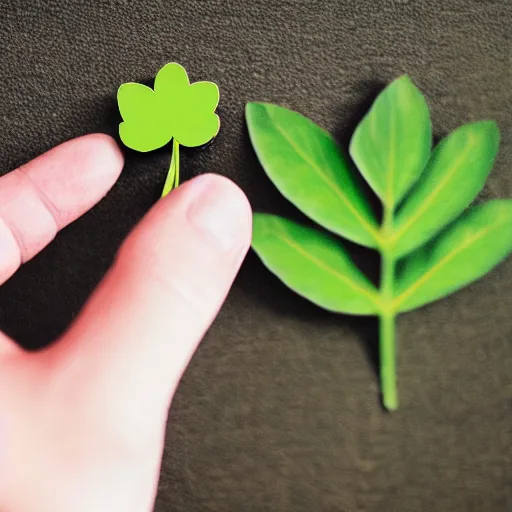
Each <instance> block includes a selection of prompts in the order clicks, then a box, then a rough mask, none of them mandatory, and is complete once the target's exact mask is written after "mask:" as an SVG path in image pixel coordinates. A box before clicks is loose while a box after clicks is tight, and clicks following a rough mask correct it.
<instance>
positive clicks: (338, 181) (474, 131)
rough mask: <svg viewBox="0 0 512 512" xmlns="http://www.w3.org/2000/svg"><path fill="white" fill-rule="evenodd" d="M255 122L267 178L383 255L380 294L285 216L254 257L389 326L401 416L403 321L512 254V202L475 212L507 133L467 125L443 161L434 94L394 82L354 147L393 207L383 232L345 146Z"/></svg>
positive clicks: (306, 288)
mask: <svg viewBox="0 0 512 512" xmlns="http://www.w3.org/2000/svg"><path fill="white" fill-rule="evenodd" d="M247 124H248V126H249V133H250V136H251V141H252V143H253V146H254V148H255V150H256V153H257V155H258V157H259V160H260V162H261V164H262V166H263V168H264V169H265V171H266V173H267V175H268V176H269V177H270V179H271V180H272V181H273V182H274V184H275V185H276V187H277V188H278V189H279V190H280V191H281V193H282V194H283V195H284V196H285V197H286V198H287V199H288V200H290V201H291V202H292V203H294V204H295V205H296V206H297V207H298V208H300V209H301V210H302V211H303V212H304V213H305V214H306V215H308V216H309V217H310V218H311V219H313V220H314V221H316V222H317V223H319V224H321V225H322V226H324V227H325V228H327V229H329V230H330V231H332V232H333V233H336V234H338V235H342V236H344V237H345V238H348V239H350V240H352V241H355V242H357V243H359V244H361V245H366V246H368V247H371V248H375V249H377V250H378V251H379V252H380V256H381V283H380V289H379V290H376V289H375V287H374V286H373V285H372V284H371V283H370V282H369V281H368V280H367V279H366V278H365V277H364V276H363V275H362V274H361V272H360V271H359V270H358V269H357V268H356V267H355V265H354V264H353V263H352V261H351V259H350V256H349V255H348V253H347V251H346V250H345V249H344V248H343V247H342V246H341V245H338V244H337V243H336V242H335V240H333V239H332V238H331V237H326V236H325V235H323V234H321V233H319V232H317V231H315V230H314V229H310V228H304V227H300V226H298V225H296V224H294V223H291V222H290V221H287V220H285V219H281V218H278V217H273V216H269V215H261V214H255V217H254V234H253V244H252V245H253V248H254V250H255V251H256V253H257V254H258V255H259V256H260V258H261V259H262V261H263V262H264V264H265V265H266V266H267V267H268V268H269V269H270V270H271V271H272V272H273V273H274V274H276V275H277V276H278V277H279V278H280V279H281V280H282V281H283V282H284V283H285V284H286V285H287V286H288V287H290V288H291V289H292V290H295V291H296V292H297V293H299V294H301V295H303V296H304V297H306V298H307V299H309V300H310V301H312V302H314V303H315V304H317V305H319V306H321V307H323V308H325V309H328V310H330V311H335V312H341V313H349V314H354V315H372V314H373V315H378V316H379V317H380V322H379V325H380V327H379V353H380V379H381V390H382V395H383V403H384V406H385V407H386V408H387V409H388V410H395V409H397V407H398V394H397V389H396V342H395V330H396V316H397V315H398V314H399V313H402V312H406V311H410V310H413V309H416V308H419V307H421V306H423V305H425V304H428V303H430V302H433V301H435V300H438V299H440V298H442V297H444V296H446V295H448V294H450V293H453V292H455V291H456V290H458V289H460V288H462V287H463V286H465V285H467V284H469V283H471V282H473V281H475V280H477V279H479V278H481V277H482V276H484V275H485V274H486V273H487V272H488V271H490V270H491V269H492V268H493V267H494V266H496V265H497V264H498V263H500V262H501V261H502V260H503V259H504V258H505V257H506V256H507V255H508V254H509V253H510V252H512V201H510V200H495V201H490V202H488V203H486V204H484V205H482V206H478V207H476V208H474V209H470V210H469V211H467V212H466V213H463V212H464V210H465V209H466V208H467V207H468V206H469V204H470V203H471V201H472V200H473V199H474V198H475V197H476V195H477V194H478V193H479V192H480V190H481V189H482V187H483V186H484V183H485V180H486V179H487V176H488V174H489V172H490V170H491V168H492V165H493V163H494V160H495V157H496V153H497V151H498V145H499V131H498V128H497V126H496V124H495V123H494V122H491V121H482V122H476V123H471V124H468V125H465V126H462V127H460V128H459V129H457V130H455V131H454V132H453V133H452V134H450V135H449V136H448V137H446V138H445V139H444V140H443V141H442V142H441V143H440V144H439V145H438V146H437V147H436V148H435V149H434V151H433V152H432V153H431V151H430V147H431V125H430V118H429V113H428V108H427V105H426V103H425V100H424V99H423V96H422V95H421V93H420V92H419V91H418V90H417V89H416V87H415V86H414V85H413V84H412V82H411V80H410V79H409V78H408V77H407V76H403V77H401V78H399V79H397V80H395V81H394V82H392V83H391V84H390V85H389V86H388V87H387V88H386V89H385V90H384V91H383V92H382V93H381V94H380V95H379V96H378V98H377V100H376V101H375V103H374V104H373V106H372V108H371V109H370V112H369V113H368V115H367V116H366V117H365V118H364V119H363V120H362V122H361V123H360V125H359V126H358V127H357V128H356V131H355V133H354V136H353V137H352V141H351V145H350V154H351V155H352V158H353V159H354V161H355V163H356V164H357V167H358V168H359V170H360V171H361V174H362V175H363V176H364V177H365V178H366V180H367V182H368V183H369V184H370V186H371V187H372V188H373V190H374V191H375V192H376V194H377V195H378V196H379V198H380V199H381V202H382V206H383V216H382V217H383V218H382V223H381V225H380V226H376V221H375V219H374V216H373V214H372V211H371V209H370V207H369V206H368V202H367V200H366V198H365V196H364V194H363V191H362V190H361V189H360V188H359V185H358V183H357V181H356V180H355V179H354V178H353V177H352V175H351V174H350V167H349V164H348V163H347V161H346V160H345V159H344V158H343V156H342V155H341V153H340V151H339V149H338V148H337V147H336V144H335V143H334V140H333V139H332V137H331V136H330V135H328V134H327V133H326V132H325V131H323V130H322V129H321V128H319V127H318V126H316V125H315V124H314V123H313V122H312V121H309V120H307V119H306V118H304V117H303V116H301V115H300V114H297V113H296V112H291V111H289V110H286V109H284V108H281V107H277V106H275V105H268V104H258V103H251V104H249V105H248V106H247ZM461 214H462V216H461ZM447 226H448V227H447ZM443 229H444V231H443ZM429 242H430V243H429ZM400 260H402V261H401V263H402V265H400V271H399V272H398V273H397V266H398V263H399V261H400Z"/></svg>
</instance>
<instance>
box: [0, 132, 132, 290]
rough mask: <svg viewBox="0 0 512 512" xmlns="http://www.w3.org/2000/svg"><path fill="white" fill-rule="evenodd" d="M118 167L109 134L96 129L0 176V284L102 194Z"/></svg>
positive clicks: (119, 156) (120, 163)
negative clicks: (100, 132) (94, 132)
mask: <svg viewBox="0 0 512 512" xmlns="http://www.w3.org/2000/svg"><path fill="white" fill-rule="evenodd" d="M122 167H123V157H122V154H121V152H120V150H119V148H118V146H117V144H116V143H115V141H114V139H112V138H111V137H109V136H108V135H103V134H99V133H98V134H92V135H85V136H83V137H79V138H76V139H73V140H70V141H68V142H65V143H63V144H61V145H59V146H57V147H55V148H53V149H51V150H50V151H48V152H47V153H44V154H43V155H41V156H39V157H37V158H36V159H34V160H32V161H31V162H29V163H27V164H25V165H23V166H21V167H20V168H18V169H16V170H15V171H12V172H10V173H8V174H6V175H4V176H2V177H0V284H2V283H4V282H5V281H7V279H9V277H11V276H12V274H14V272H16V270H17V269H18V267H19V266H20V265H21V264H22V263H25V262H26V261H27V260H29V259H30V258H32V257H33V256H35V255H36V254H37V253H38V252H39V251H41V250H42V249H43V248H44V247H45V246H46V245H48V244H49V243H50V242H51V241H52V240H53V238H54V237H55V235H56V234H57V232H58V231H59V230H60V229H62V228H63V227H65V226H67V225H68V224H69V223H70V222H73V221H74V220H76V219H77V218H78V217H80V216H81V215H82V214H83V213H85V212H86V211H87V210H89V209H90V208H92V207H93V206H94V205H95V204H96V203H97V202H98V201H99V200H100V199H101V198H102V197H103V196H105V194H106V193H107V192H108V190H109V189H110V188H111V187H112V185H113V184H114V183H115V181H116V180H117V178H118V177H119V174H120V173H121V169H122Z"/></svg>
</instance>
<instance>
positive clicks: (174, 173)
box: [162, 138, 180, 197]
mask: <svg viewBox="0 0 512 512" xmlns="http://www.w3.org/2000/svg"><path fill="white" fill-rule="evenodd" d="M179 184H180V144H179V142H178V141H177V140H176V139H175V138H174V139H173V141H172V154H171V164H170V166H169V172H168V173H167V178H166V179H165V184H164V189H163V191H162V197H165V196H166V195H167V194H168V193H169V192H170V191H171V190H173V189H174V188H177V187H178V186H179Z"/></svg>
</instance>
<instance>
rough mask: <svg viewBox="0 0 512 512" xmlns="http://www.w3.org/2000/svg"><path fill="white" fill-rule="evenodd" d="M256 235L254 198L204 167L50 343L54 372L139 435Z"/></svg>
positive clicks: (148, 220) (158, 412)
mask: <svg viewBox="0 0 512 512" xmlns="http://www.w3.org/2000/svg"><path fill="white" fill-rule="evenodd" d="M250 236H251V215H250V206H249V204H248V201H247V199H246V198H245V196H244V195H243V193H242V192H241V191H240V189H239V188H238V187H236V185H234V184H233V183H232V182H230V181H229V180H227V179H226V178H222V177H220V176H214V175H203V176H201V177H199V178H196V179H194V180H192V181H189V182H187V183H186V184H184V185H182V186H181V187H179V188H178V189H177V190H175V191H174V192H172V193H171V194H169V195H168V196H167V197H166V198H164V199H162V200H160V201H159V202H158V203H157V204H156V205H155V206H154V207H153V209H152V210H151V211H150V212H149V213H148V214H147V216H146V217H145V218H144V219H143V220H142V222H141V223H140V224H139V225H138V226H137V227H136V228H135V230H134V231H133V233H132V234H131V235H130V236H129V237H128V239H127V240H126V241H125V243H124V244H123V246H122V248H121V249H120V251H119V254H118V256H117V259H116V261H115V263H114V265H113V267H112V268H111V270H110V271H109V273H108V274H107V276H106V277H105V279H104V280H103V282H102V283H101V285H100V286H99V287H98V289H97V290H96V292H95V293H94V294H93V296H92V297H91V299H90V300H89V302H88V303H87V305H86V307H85V308H84V310H83V312H82V313H81V315H80V317H79V318H78V320H77V321H76V322H75V324H74V325H73V326H72V327H71V329H70V330H69V331H68V332H67V333H66V334H65V336H64V337H63V339H62V340H60V341H59V342H58V343H57V344H55V345H54V346H53V347H52V349H51V350H50V353H51V351H52V350H53V354H51V355H52V359H53V362H54V363H55V364H57V365H58V368H57V369H56V373H57V374H58V375H59V376H57V377H56V378H70V377H71V378H72V379H73V382H74V385H76V384H75V383H76V382H77V381H78V382H82V383H83V385H84V386H86V387H87V396H88V397H89V398H90V397H91V393H92V394H93V402H92V404H94V407H101V409H100V411H99V412H98V413H99V414H109V415H113V417H112V416H111V417H110V419H111V420H112V421H114V422H116V423H119V422H123V423H124V424H126V423H129V424H131V425H133V428H134V429H137V432H134V433H133V434H134V435H135V436H137V438H138V437H139V436H140V433H141V432H140V430H139V429H144V428H145V423H144V422H145V421H146V420H147V421H149V422H152V421H153V422H154V421H155V420H156V418H157V417H158V418H160V419H164V421H165V419H166V418H167V409H168V407H169V404H170V400H171V398H172V395H173V394H174V391H175V388H176V386H177V384H178V382H179V380H180V378H181V376H182V373H183V371H184V370H185V368H186V366H187V364H188V362H189V360H190V358H191V357H192V354H193V353H194V350H195V349H196V347H197V345H198V343H199V341H200V339H201V338H202V336H203V335H204V333H205V331H206V330H207V329H208V327H209V326H210V324H211V322H212V321H213V319H214V317H215V315H216V314H217V312H218V310H219V308H220V306H221V305H222V302H223V301H224V299H225V296H226V294H227V292H228V291H229V288H230V287H231V284H232V282H233V280H234V278H235V275H236V273H237V271H238V269H239V267H240V264H241V262H242V260H243V257H244V256H245V253H246V252H247V249H248V247H249V244H250ZM100 404H101V405H100ZM159 427H161V425H159Z"/></svg>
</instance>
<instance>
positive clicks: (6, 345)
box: [0, 332, 23, 357]
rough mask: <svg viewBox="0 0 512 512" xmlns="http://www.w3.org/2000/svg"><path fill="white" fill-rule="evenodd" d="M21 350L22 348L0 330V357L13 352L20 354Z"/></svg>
mask: <svg viewBox="0 0 512 512" xmlns="http://www.w3.org/2000/svg"><path fill="white" fill-rule="evenodd" d="M22 352H23V349H22V348H21V347H19V346H18V345H16V343H14V341H13V340H12V339H11V338H9V336H7V335H5V334H4V333H3V332H0V357H7V356H11V355H14V354H20V353H22Z"/></svg>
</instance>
